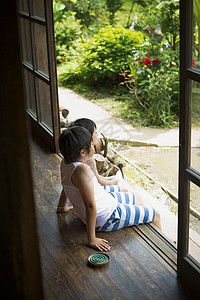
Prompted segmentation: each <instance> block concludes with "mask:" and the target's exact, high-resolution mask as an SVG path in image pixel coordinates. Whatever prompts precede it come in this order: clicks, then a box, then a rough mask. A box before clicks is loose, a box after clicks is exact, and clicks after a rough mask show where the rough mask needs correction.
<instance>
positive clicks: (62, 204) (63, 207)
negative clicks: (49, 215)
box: [57, 189, 73, 213]
mask: <svg viewBox="0 0 200 300" xmlns="http://www.w3.org/2000/svg"><path fill="white" fill-rule="evenodd" d="M72 208H73V206H69V204H68V203H67V198H66V196H65V192H64V189H62V192H61V194H60V199H59V203H58V206H57V213H63V212H67V211H68V210H70V209H72Z"/></svg>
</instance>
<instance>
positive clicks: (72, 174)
mask: <svg viewBox="0 0 200 300" xmlns="http://www.w3.org/2000/svg"><path fill="white" fill-rule="evenodd" d="M59 148H60V151H61V153H62V155H63V157H64V159H63V160H62V162H61V180H62V186H63V189H64V193H65V195H66V196H67V197H68V198H69V199H70V201H71V203H72V205H73V207H74V210H75V211H76V213H77V214H78V215H79V217H80V218H81V220H82V221H83V222H84V223H85V224H86V232H87V237H88V243H89V246H90V247H92V248H94V249H98V250H100V251H109V250H110V246H109V244H108V241H106V240H104V239H101V238H97V237H96V235H95V231H113V230H117V229H120V228H123V227H127V226H131V225H137V224H140V223H148V222H153V223H154V224H155V226H157V227H158V228H160V216H159V213H157V212H156V211H155V209H153V208H151V207H143V206H137V205H134V201H133V203H130V202H129V203H128V201H126V204H123V203H122V201H120V199H117V198H115V197H113V196H112V195H111V194H110V193H108V192H107V191H106V190H105V189H104V188H103V187H102V186H101V185H100V184H99V183H98V181H97V178H96V176H95V175H94V173H93V172H92V170H91V169H90V167H89V166H88V165H87V164H86V161H87V160H88V159H89V158H91V157H92V156H93V155H94V146H93V144H92V137H91V134H90V133H89V131H88V130H87V129H85V128H83V127H81V126H75V127H71V128H69V129H67V130H65V131H63V132H62V134H61V135H60V138H59ZM65 203H66V198H63V203H61V204H62V205H63V207H64V206H65Z"/></svg>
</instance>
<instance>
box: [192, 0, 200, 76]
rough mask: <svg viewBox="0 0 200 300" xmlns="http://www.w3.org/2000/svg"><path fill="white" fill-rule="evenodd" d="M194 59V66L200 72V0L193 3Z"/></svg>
mask: <svg viewBox="0 0 200 300" xmlns="http://www.w3.org/2000/svg"><path fill="white" fill-rule="evenodd" d="M193 17H194V27H193V58H192V66H193V67H194V68H196V69H198V70H200V5H199V0H194V1H193Z"/></svg>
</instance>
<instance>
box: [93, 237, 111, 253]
mask: <svg viewBox="0 0 200 300" xmlns="http://www.w3.org/2000/svg"><path fill="white" fill-rule="evenodd" d="M89 246H90V247H92V248H94V249H98V250H100V251H109V250H110V246H109V244H108V241H106V240H104V239H100V238H95V239H94V240H93V241H91V242H89Z"/></svg>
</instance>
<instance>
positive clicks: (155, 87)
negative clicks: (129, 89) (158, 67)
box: [145, 71, 179, 127]
mask: <svg viewBox="0 0 200 300" xmlns="http://www.w3.org/2000/svg"><path fill="white" fill-rule="evenodd" d="M178 78H179V75H178V72H176V73H173V72H172V73H164V72H162V71H158V72H155V73H153V74H152V76H151V77H150V78H149V80H148V88H147V89H146V91H145V97H146V104H147V107H148V118H149V122H150V125H156V126H164V127H169V126H171V125H173V123H174V121H175V118H176V117H177V111H176V110H175V109H174V106H175V105H178V91H176V94H174V93H173V89H174V85H176V81H177V80H178ZM175 95H176V97H175Z"/></svg>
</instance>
